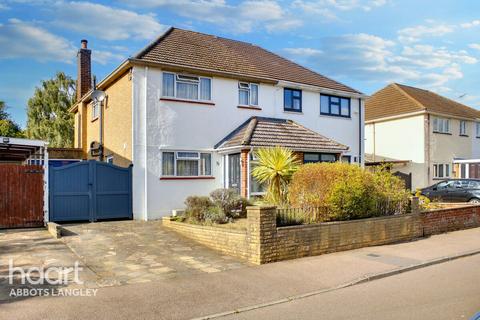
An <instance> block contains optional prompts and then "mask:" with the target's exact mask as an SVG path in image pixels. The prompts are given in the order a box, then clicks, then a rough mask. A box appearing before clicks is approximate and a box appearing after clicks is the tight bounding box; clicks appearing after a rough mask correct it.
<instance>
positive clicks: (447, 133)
mask: <svg viewBox="0 0 480 320" xmlns="http://www.w3.org/2000/svg"><path fill="white" fill-rule="evenodd" d="M433 133H436V134H446V135H448V136H451V135H452V134H451V133H450V132H438V131H433Z"/></svg>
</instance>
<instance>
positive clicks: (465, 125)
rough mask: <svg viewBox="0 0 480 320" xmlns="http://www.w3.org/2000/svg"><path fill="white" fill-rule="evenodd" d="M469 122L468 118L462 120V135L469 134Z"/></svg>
mask: <svg viewBox="0 0 480 320" xmlns="http://www.w3.org/2000/svg"><path fill="white" fill-rule="evenodd" d="M467 128H468V124H467V121H466V120H460V135H461V136H468V134H467Z"/></svg>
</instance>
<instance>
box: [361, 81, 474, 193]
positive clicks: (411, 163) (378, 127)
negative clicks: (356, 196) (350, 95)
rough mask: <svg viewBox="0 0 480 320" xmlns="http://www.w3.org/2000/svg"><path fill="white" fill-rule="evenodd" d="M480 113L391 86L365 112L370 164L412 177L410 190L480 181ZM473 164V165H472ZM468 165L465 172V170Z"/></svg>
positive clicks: (426, 93) (418, 91)
mask: <svg viewBox="0 0 480 320" xmlns="http://www.w3.org/2000/svg"><path fill="white" fill-rule="evenodd" d="M479 121H480V112H479V111H478V110H476V109H473V108H470V107H468V106H466V105H463V104H461V103H458V102H455V101H453V100H450V99H448V98H445V97H442V96H440V95H438V94H436V93H433V92H431V91H428V90H423V89H419V88H415V87H410V86H406V85H401V84H397V83H393V84H390V85H388V86H387V87H385V88H383V89H381V90H380V91H378V92H376V93H374V94H373V95H372V96H371V97H370V98H369V99H367V101H366V107H365V152H366V153H367V154H369V163H370V164H372V163H373V164H375V163H381V162H388V163H391V164H395V170H397V171H398V172H400V173H403V174H408V175H410V174H411V179H412V182H411V183H412V189H415V188H422V187H426V186H428V185H430V184H433V183H434V182H436V181H438V180H441V179H445V178H449V177H458V178H469V177H470V178H473V177H475V178H480V170H478V169H480V166H479V168H478V169H477V167H476V165H475V166H474V165H472V163H474V164H475V163H478V162H479V161H480V160H478V159H479V158H480V122H479ZM475 159H477V160H475ZM469 166H470V168H469Z"/></svg>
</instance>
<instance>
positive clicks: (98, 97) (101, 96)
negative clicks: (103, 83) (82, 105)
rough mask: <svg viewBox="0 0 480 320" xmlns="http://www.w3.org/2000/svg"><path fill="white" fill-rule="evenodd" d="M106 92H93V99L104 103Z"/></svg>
mask: <svg viewBox="0 0 480 320" xmlns="http://www.w3.org/2000/svg"><path fill="white" fill-rule="evenodd" d="M105 97H106V95H105V91H102V90H93V92H92V99H93V100H94V101H96V102H102V101H103V100H105Z"/></svg>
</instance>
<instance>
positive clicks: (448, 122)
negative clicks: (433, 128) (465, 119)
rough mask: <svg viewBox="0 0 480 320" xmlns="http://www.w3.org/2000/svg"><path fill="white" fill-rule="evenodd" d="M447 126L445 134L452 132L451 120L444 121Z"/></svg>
mask: <svg viewBox="0 0 480 320" xmlns="http://www.w3.org/2000/svg"><path fill="white" fill-rule="evenodd" d="M443 121H444V124H445V131H444V132H450V120H446V119H445V120H443Z"/></svg>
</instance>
